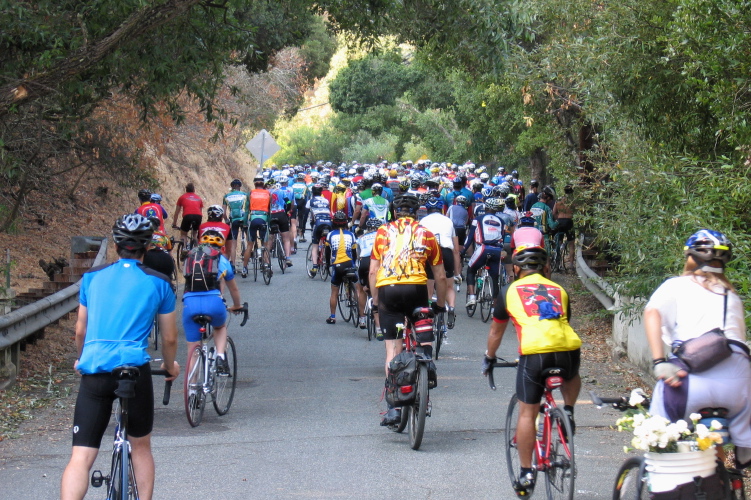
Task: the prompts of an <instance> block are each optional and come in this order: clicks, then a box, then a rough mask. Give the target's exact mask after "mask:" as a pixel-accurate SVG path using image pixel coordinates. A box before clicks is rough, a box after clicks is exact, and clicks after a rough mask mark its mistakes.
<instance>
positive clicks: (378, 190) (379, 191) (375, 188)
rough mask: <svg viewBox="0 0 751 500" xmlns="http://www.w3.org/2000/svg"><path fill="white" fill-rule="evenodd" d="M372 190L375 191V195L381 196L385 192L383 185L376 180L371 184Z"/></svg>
mask: <svg viewBox="0 0 751 500" xmlns="http://www.w3.org/2000/svg"><path fill="white" fill-rule="evenodd" d="M370 191H371V192H372V193H373V196H381V195H382V194H383V185H381V184H379V183H377V182H376V183H375V184H373V185H372V186H370Z"/></svg>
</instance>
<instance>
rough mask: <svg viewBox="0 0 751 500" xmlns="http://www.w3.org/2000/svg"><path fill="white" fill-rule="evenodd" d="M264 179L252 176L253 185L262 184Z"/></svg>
mask: <svg viewBox="0 0 751 500" xmlns="http://www.w3.org/2000/svg"><path fill="white" fill-rule="evenodd" d="M263 183H264V180H263V177H254V178H253V185H254V186H263Z"/></svg>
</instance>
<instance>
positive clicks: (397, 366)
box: [386, 351, 417, 408]
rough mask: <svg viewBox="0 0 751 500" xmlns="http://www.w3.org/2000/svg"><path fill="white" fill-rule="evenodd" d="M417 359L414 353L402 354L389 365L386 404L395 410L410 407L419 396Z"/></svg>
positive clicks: (405, 352) (395, 357)
mask: <svg viewBox="0 0 751 500" xmlns="http://www.w3.org/2000/svg"><path fill="white" fill-rule="evenodd" d="M415 382H417V358H416V357H415V355H414V353H411V352H407V351H404V352H401V353H399V354H397V355H396V356H394V359H392V360H391V362H390V363H389V373H388V375H387V376H386V402H387V403H388V404H389V405H391V406H393V407H394V408H399V407H401V406H408V405H411V404H412V403H414V402H415V398H416V396H417V387H416V385H415Z"/></svg>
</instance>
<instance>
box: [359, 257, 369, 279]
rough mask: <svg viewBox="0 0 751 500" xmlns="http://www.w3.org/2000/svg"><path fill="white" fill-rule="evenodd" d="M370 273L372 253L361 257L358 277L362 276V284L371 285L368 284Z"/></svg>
mask: <svg viewBox="0 0 751 500" xmlns="http://www.w3.org/2000/svg"><path fill="white" fill-rule="evenodd" d="M369 274H370V255H368V256H367V257H363V258H362V259H360V265H359V266H357V277H358V278H360V284H361V285H362V286H370V285H369V284H368V275H369Z"/></svg>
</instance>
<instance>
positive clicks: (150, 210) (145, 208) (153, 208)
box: [136, 203, 165, 233]
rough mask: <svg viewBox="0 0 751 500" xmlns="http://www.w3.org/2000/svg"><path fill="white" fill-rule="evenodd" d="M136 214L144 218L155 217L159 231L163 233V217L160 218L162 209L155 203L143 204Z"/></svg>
mask: <svg viewBox="0 0 751 500" xmlns="http://www.w3.org/2000/svg"><path fill="white" fill-rule="evenodd" d="M136 213H137V214H140V215H143V216H144V217H146V218H151V217H156V218H158V219H159V231H160V232H162V233H164V232H165V231H164V217H162V207H161V205H158V204H156V203H144V204H143V205H141V206H140V207H138V208H137V209H136Z"/></svg>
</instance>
